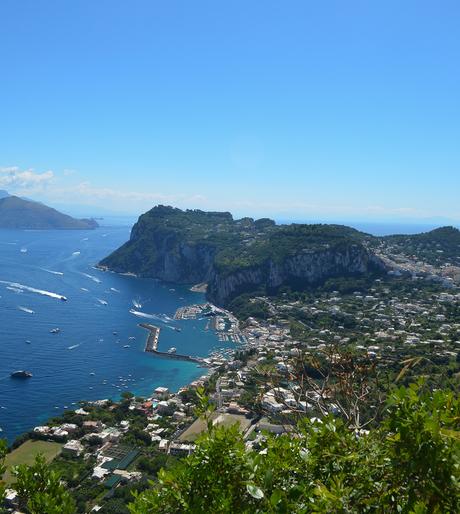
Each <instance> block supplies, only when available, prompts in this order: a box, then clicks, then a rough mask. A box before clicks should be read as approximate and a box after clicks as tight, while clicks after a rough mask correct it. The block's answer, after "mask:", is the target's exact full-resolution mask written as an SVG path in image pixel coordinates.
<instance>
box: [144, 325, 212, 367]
mask: <svg viewBox="0 0 460 514" xmlns="http://www.w3.org/2000/svg"><path fill="white" fill-rule="evenodd" d="M139 326H140V327H142V328H144V329H145V330H148V332H149V335H148V336H147V341H146V343H145V348H144V351H145V352H148V353H154V354H155V355H158V356H160V357H166V358H168V359H173V360H180V361H188V362H197V363H199V364H202V363H203V359H201V358H200V357H192V356H191V355H181V354H179V353H168V352H160V351H159V350H158V341H159V338H160V328H159V327H156V326H155V325H151V324H150V323H139Z"/></svg>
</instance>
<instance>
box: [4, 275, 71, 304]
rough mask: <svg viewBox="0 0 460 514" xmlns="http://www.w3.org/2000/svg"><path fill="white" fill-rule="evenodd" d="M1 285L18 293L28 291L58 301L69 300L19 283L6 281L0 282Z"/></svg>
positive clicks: (60, 295)
mask: <svg viewBox="0 0 460 514" xmlns="http://www.w3.org/2000/svg"><path fill="white" fill-rule="evenodd" d="M0 284H6V286H7V289H10V290H16V292H19V291H21V293H22V292H24V291H28V292H29V293H35V294H40V295H42V296H48V297H49V298H55V299H56V300H67V298H66V297H65V296H63V295H62V294H58V293H53V292H52V291H45V290H43V289H35V287H30V286H25V285H23V284H18V283H17V282H8V281H6V280H0Z"/></svg>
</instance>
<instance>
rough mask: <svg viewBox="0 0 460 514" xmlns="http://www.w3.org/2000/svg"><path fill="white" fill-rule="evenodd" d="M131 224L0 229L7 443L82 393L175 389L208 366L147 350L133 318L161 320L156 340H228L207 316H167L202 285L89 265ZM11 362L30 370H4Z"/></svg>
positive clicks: (0, 381)
mask: <svg viewBox="0 0 460 514" xmlns="http://www.w3.org/2000/svg"><path fill="white" fill-rule="evenodd" d="M106 223H107V222H106ZM130 229H131V227H130V226H128V225H123V224H119V225H111V224H110V223H108V224H107V226H101V227H100V228H98V229H96V230H93V231H67V230H63V231H56V230H54V231H46V230H44V231H38V230H34V231H16V230H0V429H1V430H2V432H1V433H0V437H5V438H6V439H7V440H8V441H9V442H10V443H11V442H12V441H13V440H14V438H15V437H17V436H18V435H20V434H22V433H24V432H25V431H28V430H30V429H31V428H33V427H34V426H37V425H40V424H44V423H46V421H47V419H49V418H50V417H51V416H54V415H58V414H61V413H62V412H63V411H64V410H65V409H77V408H78V402H79V401H81V400H98V399H104V398H111V399H118V398H119V397H120V395H121V394H122V393H123V392H124V391H130V392H132V393H134V394H135V395H139V396H148V395H150V394H151V393H152V391H153V390H154V389H155V388H156V387H158V386H165V387H168V388H169V389H170V390H172V391H176V390H178V389H179V388H180V387H182V386H184V385H186V384H188V383H190V382H191V381H193V380H195V379H196V378H198V377H200V376H202V375H204V374H206V373H207V370H206V369H203V368H200V367H198V366H197V364H196V363H192V362H182V361H177V360H170V359H167V358H161V357H158V356H155V355H152V354H148V353H145V352H144V345H145V341H146V338H147V332H146V331H145V330H144V329H142V328H141V327H139V323H141V322H148V323H152V324H154V325H156V326H159V327H160V329H161V332H160V340H159V349H160V350H164V351H166V350H168V349H169V348H170V347H176V348H177V352H178V353H184V354H189V355H195V356H207V355H209V353H210V352H211V351H213V350H217V349H221V348H229V347H232V345H233V346H234V344H233V343H224V342H220V341H219V340H218V339H217V336H216V334H215V333H214V332H213V331H212V330H207V329H206V325H207V321H206V320H205V319H201V320H200V319H197V320H179V321H176V320H174V319H173V316H174V313H175V311H176V309H177V308H178V307H181V306H184V305H188V304H193V303H202V302H204V301H205V298H204V295H203V294H201V293H194V292H191V291H190V290H189V289H188V288H187V287H182V286H177V285H172V284H166V283H163V282H160V281H158V280H153V279H143V278H137V277H134V276H126V275H120V274H115V273H111V272H103V271H100V270H98V269H96V268H95V265H96V264H97V263H98V262H99V261H100V260H101V259H102V258H103V257H105V256H107V255H108V254H110V253H111V252H112V251H114V250H115V249H117V248H118V247H119V246H120V245H121V244H123V243H124V242H126V241H127V240H128V239H129V235H130ZM62 296H64V297H66V298H67V301H63V300H62V299H61V297H62ZM53 329H59V332H58V333H52V332H51V331H52V330H53ZM176 329H180V331H179V330H176ZM16 370H27V371H30V372H31V373H32V374H33V377H32V378H29V379H17V378H16V379H15V378H11V376H10V374H11V373H12V372H14V371H16Z"/></svg>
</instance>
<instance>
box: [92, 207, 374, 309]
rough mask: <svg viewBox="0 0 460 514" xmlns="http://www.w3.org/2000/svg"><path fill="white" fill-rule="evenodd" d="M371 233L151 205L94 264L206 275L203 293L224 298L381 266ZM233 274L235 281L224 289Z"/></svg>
mask: <svg viewBox="0 0 460 514" xmlns="http://www.w3.org/2000/svg"><path fill="white" fill-rule="evenodd" d="M371 239H372V237H371V236H368V235H366V234H363V233H361V232H359V231H357V230H354V229H352V228H349V227H345V226H340V225H300V224H292V225H276V224H275V223H274V222H273V221H271V220H269V219H266V218H264V219H260V220H256V221H254V220H253V219H252V218H242V219H240V220H234V219H233V218H232V216H231V214H230V213H218V212H203V211H199V210H193V211H192V210H187V211H181V210H180V209H174V208H172V207H165V206H157V207H155V208H153V209H152V210H150V211H149V212H147V213H146V214H144V215H142V216H141V217H140V218H139V221H138V222H137V223H136V225H135V226H134V227H133V230H132V233H131V238H130V240H129V241H128V242H127V243H125V244H124V245H123V246H122V247H121V248H119V249H118V250H117V251H115V252H114V253H112V254H111V255H110V256H108V257H107V258H105V259H104V260H102V261H101V263H100V265H101V266H103V267H108V268H109V269H112V270H114V271H118V272H133V273H136V274H140V275H142V276H148V277H153V278H159V279H162V280H165V281H170V282H176V283H198V282H208V285H209V287H208V298H209V299H210V300H211V301H213V302H215V303H219V304H222V305H223V304H228V302H229V301H230V300H231V298H233V297H235V296H237V295H238V294H242V293H244V292H253V291H254V290H255V289H258V288H260V287H265V286H266V287H269V288H273V287H275V288H276V287H278V286H279V285H280V284H288V283H292V284H293V283H295V284H297V286H298V287H304V286H306V285H308V284H311V283H316V282H318V283H320V282H321V281H323V280H324V279H325V278H329V277H330V276H341V275H347V274H361V273H363V272H366V271H368V272H371V271H380V272H381V271H382V268H383V265H382V264H381V262H380V261H379V259H378V258H376V257H375V256H373V254H372V253H371V252H370V251H369V250H368V249H367V248H366V246H367V243H368V241H369V240H371ZM241 272H243V273H246V275H245V276H241ZM235 274H240V276H239V278H238V279H237V281H236V282H237V285H235V284H236V282H235V281H234V282H233V284H234V285H233V286H232V288H231V289H232V290H231V291H230V289H229V288H225V287H224V288H223V287H222V282H223V281H224V280H226V279H227V278H228V277H230V276H232V275H235ZM235 288H236V290H235Z"/></svg>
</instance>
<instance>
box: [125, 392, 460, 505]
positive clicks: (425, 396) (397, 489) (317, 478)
mask: <svg viewBox="0 0 460 514" xmlns="http://www.w3.org/2000/svg"><path fill="white" fill-rule="evenodd" d="M459 429H460V402H459V399H458V397H456V396H455V395H454V394H452V393H451V392H444V391H436V392H431V391H429V390H428V389H427V388H425V387H424V386H423V385H422V384H416V385H412V386H411V387H410V388H408V389H406V388H400V389H396V390H394V391H393V392H392V393H391V394H390V399H389V402H388V404H387V409H386V418H385V419H384V421H383V422H382V424H381V425H380V426H379V427H378V428H374V429H372V430H371V431H370V432H366V431H356V430H353V429H350V427H349V424H348V423H346V422H345V421H343V420H342V419H338V418H334V417H332V416H327V417H324V418H323V419H322V420H321V421H310V420H309V419H308V418H305V419H303V420H302V421H301V422H300V423H299V428H298V433H297V434H296V437H292V435H283V436H279V437H273V436H269V435H267V436H266V441H265V443H262V444H261V446H259V447H258V448H257V449H253V450H249V451H247V449H246V447H245V443H244V441H243V438H242V436H241V435H240V433H239V431H238V429H237V427H236V426H233V427H230V428H224V427H219V428H215V427H211V429H210V430H209V431H208V432H207V433H206V434H204V435H203V436H202V437H201V438H200V439H199V440H198V441H197V448H196V451H195V453H194V454H192V455H191V456H189V457H187V458H186V459H184V460H183V461H181V462H180V463H179V464H178V465H177V466H176V467H174V468H172V469H170V470H168V471H165V470H162V471H160V473H159V481H158V484H156V485H154V486H153V487H152V488H151V489H149V490H147V491H144V492H142V493H140V494H138V495H137V496H136V498H135V501H134V502H133V503H132V504H131V505H130V506H129V508H130V511H131V513H132V514H153V513H160V512H161V513H166V514H175V513H177V514H179V513H202V512H212V513H234V512H238V513H275V512H276V513H315V512H316V513H330V512H334V513H342V514H349V513H365V512H372V513H393V512H394V513H396V512H398V513H402V514H428V513H439V514H441V513H443V514H446V513H447V514H449V513H450V514H454V513H457V512H460V433H459Z"/></svg>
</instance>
